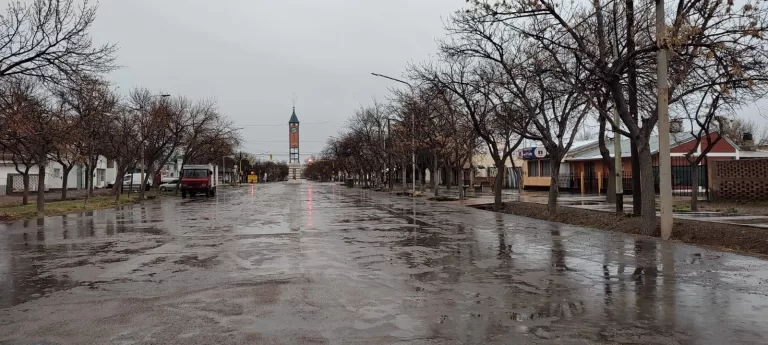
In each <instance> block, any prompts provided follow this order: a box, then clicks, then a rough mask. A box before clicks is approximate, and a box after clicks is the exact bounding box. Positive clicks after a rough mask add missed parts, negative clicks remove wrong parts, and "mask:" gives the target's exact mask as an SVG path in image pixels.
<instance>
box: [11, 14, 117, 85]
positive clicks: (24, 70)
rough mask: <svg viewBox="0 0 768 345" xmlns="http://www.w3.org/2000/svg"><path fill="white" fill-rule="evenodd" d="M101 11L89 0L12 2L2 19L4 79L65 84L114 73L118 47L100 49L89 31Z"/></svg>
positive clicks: (106, 46) (104, 46)
mask: <svg viewBox="0 0 768 345" xmlns="http://www.w3.org/2000/svg"><path fill="white" fill-rule="evenodd" d="M96 10H97V6H95V5H94V6H91V5H90V4H89V1H88V0H82V1H76V0H32V1H24V2H22V1H11V2H10V3H9V4H8V7H7V8H6V13H5V15H4V16H0V32H2V33H3V34H2V35H0V78H2V77H6V76H28V77H35V78H38V79H41V80H44V81H50V82H55V83H60V82H62V81H65V80H68V79H73V78H74V79H76V78H77V76H79V75H81V74H96V73H104V72H109V71H111V70H113V69H114V68H115V65H114V53H115V52H116V50H117V48H116V46H114V45H111V44H105V45H101V46H94V45H93V42H92V41H91V37H90V35H89V33H88V31H89V30H90V28H91V25H92V24H93V21H94V20H95V19H96Z"/></svg>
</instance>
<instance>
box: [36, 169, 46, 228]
mask: <svg viewBox="0 0 768 345" xmlns="http://www.w3.org/2000/svg"><path fill="white" fill-rule="evenodd" d="M37 166H38V170H37V215H38V216H42V215H43V212H45V164H43V163H40V164H38V165H37Z"/></svg>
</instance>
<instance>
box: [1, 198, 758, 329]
mask: <svg viewBox="0 0 768 345" xmlns="http://www.w3.org/2000/svg"><path fill="white" fill-rule="evenodd" d="M414 212H415V217H414ZM766 324H768V269H767V268H766V261H763V260H760V259H755V258H751V257H745V256H739V255H734V254H729V253H722V252H717V251H711V250H706V249H702V248H697V247H692V246H687V245H681V244H676V243H663V242H661V241H657V240H653V239H647V238H640V237H631V236H626V235H618V234H612V233H607V232H601V231H592V230H586V229H581V228H575V227H571V226H566V225H561V224H554V223H547V222H542V221H537V220H531V219H526V218H520V217H515V216H510V215H500V214H494V213H490V212H486V211H480V210H475V209H471V208H464V207H459V206H447V205H444V204H437V203H428V202H425V201H416V202H415V203H414V202H413V201H411V200H410V199H405V198H399V197H390V196H385V195H383V194H379V193H371V192H367V191H363V190H359V189H345V188H341V187H338V186H334V185H331V184H315V183H304V184H301V185H289V184H265V185H256V186H245V187H241V188H237V189H230V190H226V191H221V192H220V193H219V195H218V196H217V197H216V198H215V199H188V200H180V199H168V200H163V201H160V202H150V203H147V204H146V205H144V206H140V205H136V206H129V207H125V208H123V209H122V210H118V211H115V210H104V211H96V212H92V213H88V214H85V215H69V216H65V217H51V218H46V219H41V220H31V221H24V222H19V223H14V224H8V225H0V344H261V343H263V344H614V343H618V344H726V343H729V344H765V343H766V339H767V337H768V327H766Z"/></svg>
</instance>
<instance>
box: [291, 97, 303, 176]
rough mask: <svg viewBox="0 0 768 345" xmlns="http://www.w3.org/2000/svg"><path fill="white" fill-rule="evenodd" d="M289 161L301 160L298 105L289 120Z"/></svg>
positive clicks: (296, 161)
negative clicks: (297, 115)
mask: <svg viewBox="0 0 768 345" xmlns="http://www.w3.org/2000/svg"><path fill="white" fill-rule="evenodd" d="M288 142H289V145H288V163H294V164H300V163H301V161H300V160H299V118H298V117H296V107H295V106H294V107H293V114H291V119H290V120H289V121H288Z"/></svg>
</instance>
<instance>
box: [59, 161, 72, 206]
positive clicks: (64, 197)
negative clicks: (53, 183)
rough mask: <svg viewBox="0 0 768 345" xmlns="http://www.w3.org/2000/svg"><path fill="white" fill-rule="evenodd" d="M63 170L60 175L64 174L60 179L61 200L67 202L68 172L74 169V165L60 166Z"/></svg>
mask: <svg viewBox="0 0 768 345" xmlns="http://www.w3.org/2000/svg"><path fill="white" fill-rule="evenodd" d="M61 167H62V168H63V169H62V170H63V171H62V173H63V174H64V175H63V176H62V177H61V200H67V189H68V188H67V187H68V185H69V172H70V171H72V168H74V167H75V165H74V164H72V165H70V166H68V167H67V166H65V165H63V164H62V166H61Z"/></svg>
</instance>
